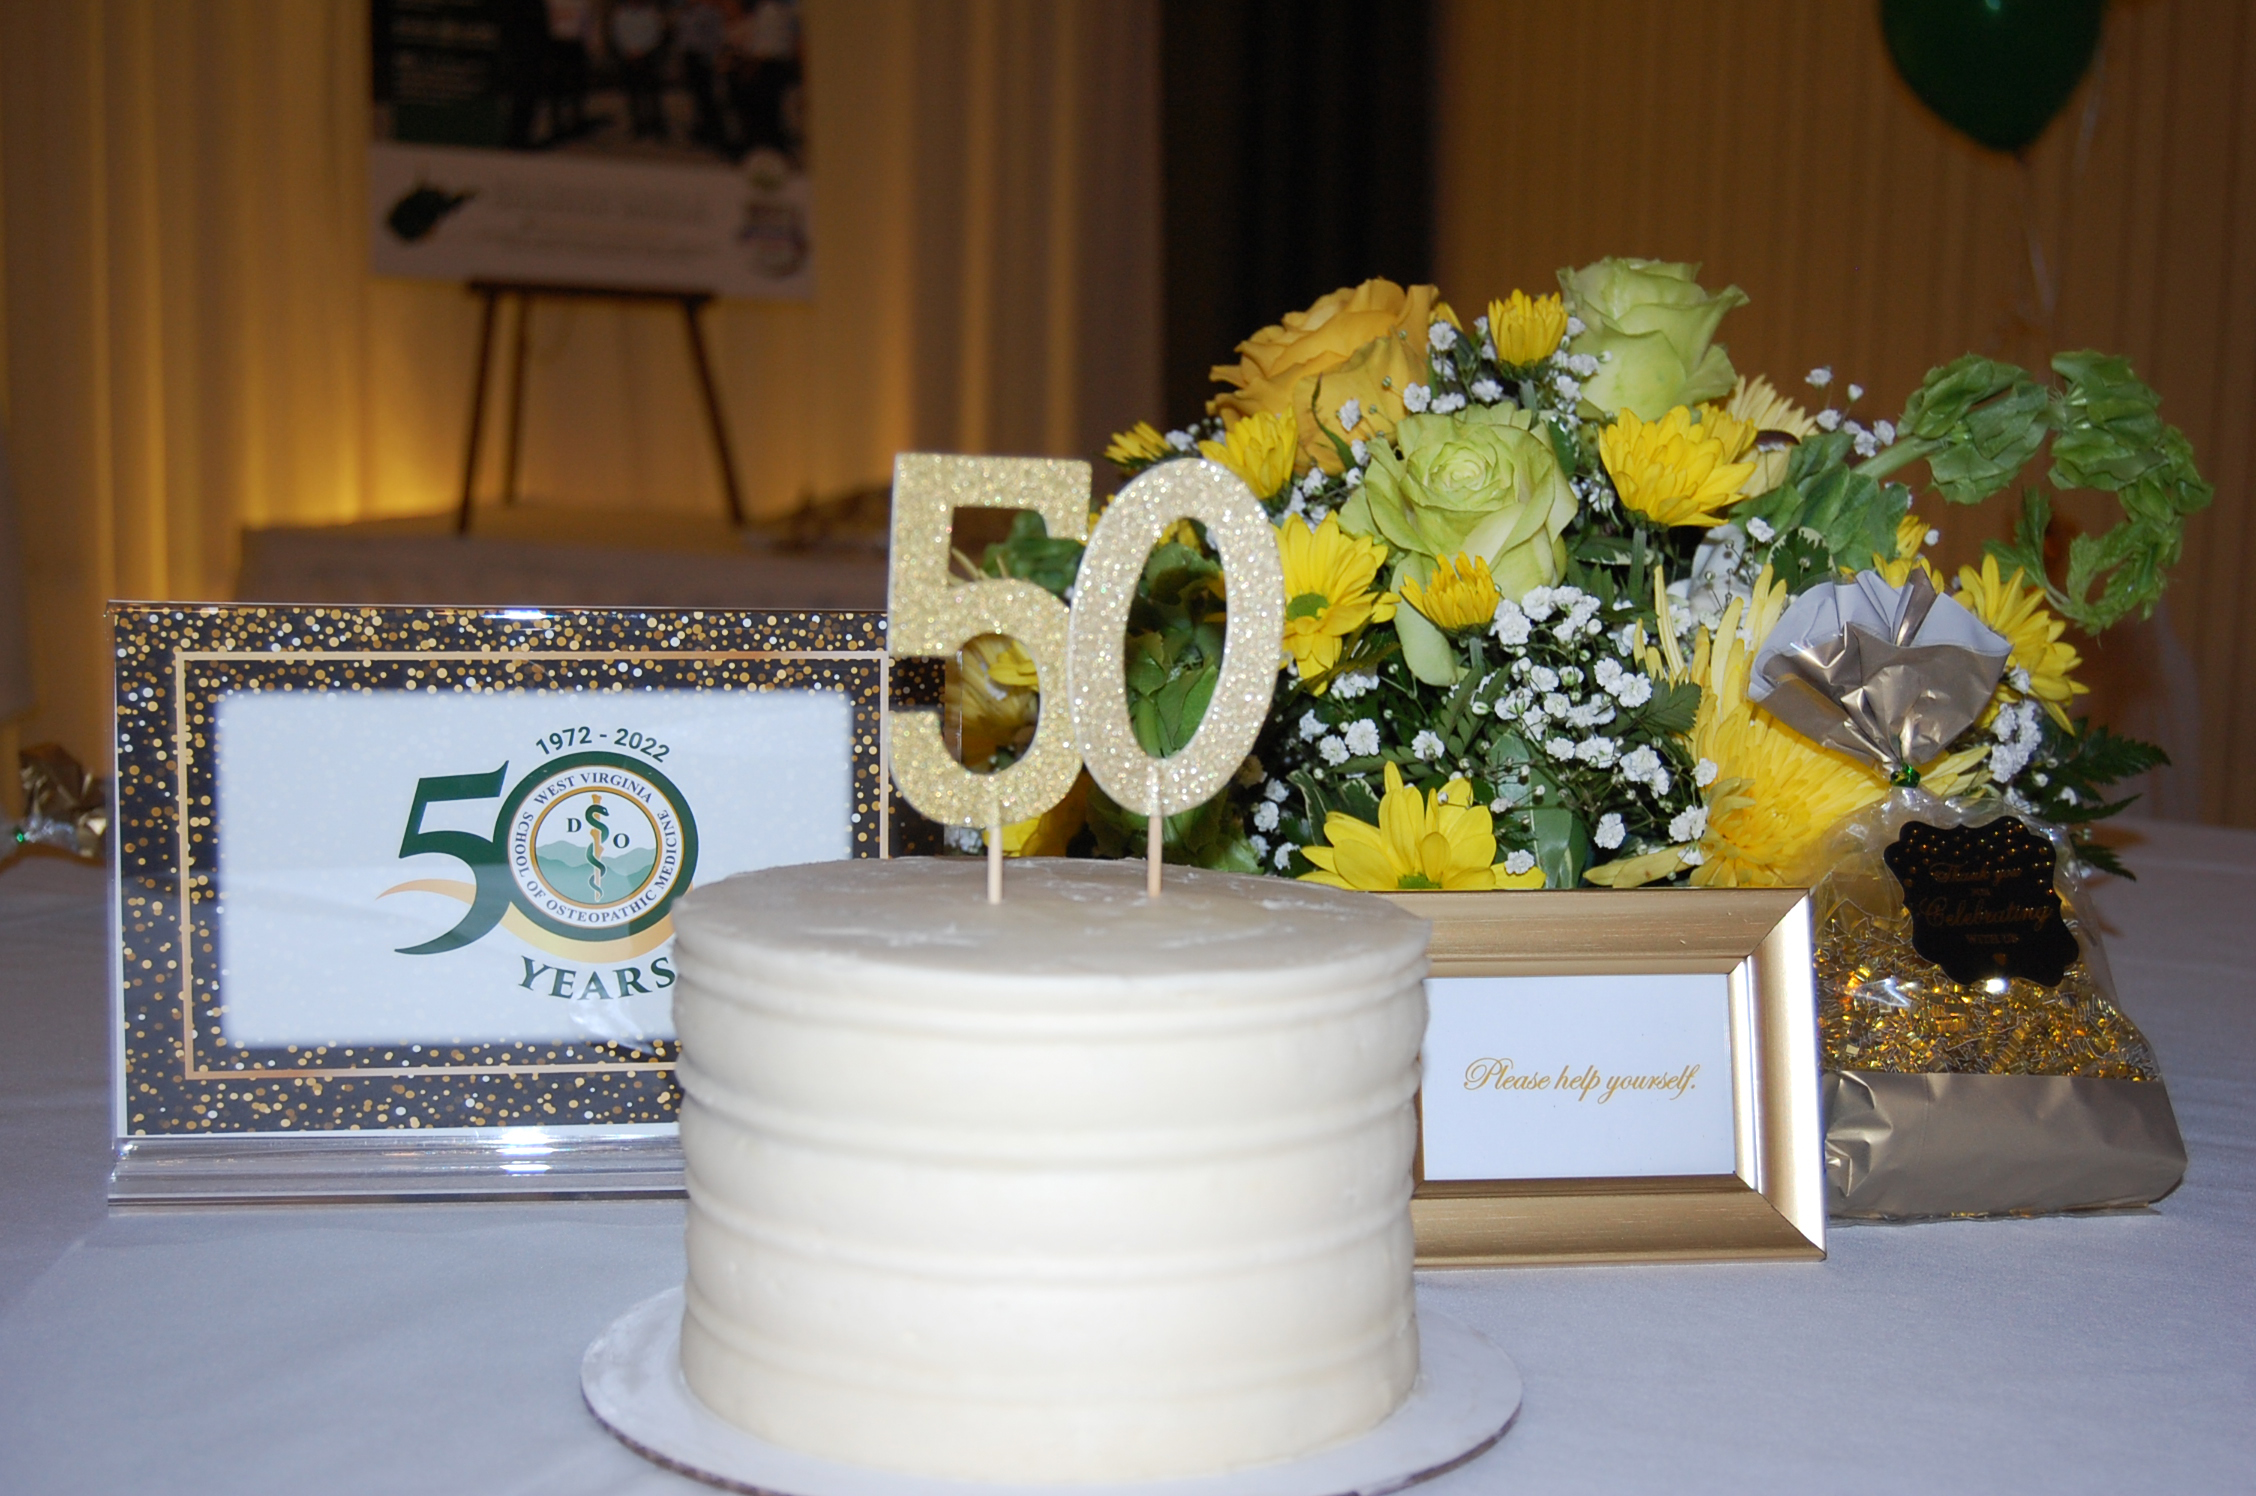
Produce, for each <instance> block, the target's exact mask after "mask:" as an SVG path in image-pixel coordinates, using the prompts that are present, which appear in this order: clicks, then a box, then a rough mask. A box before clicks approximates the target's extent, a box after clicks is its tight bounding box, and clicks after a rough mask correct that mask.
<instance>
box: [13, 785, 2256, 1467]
mask: <svg viewBox="0 0 2256 1496" xmlns="http://www.w3.org/2000/svg"><path fill="white" fill-rule="evenodd" d="M2144 830H2145V834H2146V835H2147V836H2148V838H2149V840H2148V841H2147V843H2146V844H2145V845H2144V846H2142V847H2137V848H2134V849H2133V850H2132V852H2131V858H2132V863H2133V866H2134V867H2135V868H2136V869H2137V870H2138V871H2139V873H2140V874H2141V881H2140V882H2138V883H2135V884H2126V883H2120V882H2115V883H2111V884H2110V885H2109V886H2108V887H2107V888H2106V890H2105V892H2104V894H2103V895H2102V903H2101V908H2102V910H2103V913H2104V915H2105V917H2106V919H2107V921H2108V924H2109V926H2110V941H2111V944H2110V954H2111V956H2112V957H2113V959H2114V963H2115V970H2116V972H2117V974H2118V978H2119V980H2120V982H2121V984H2122V987H2123V997H2124V1002H2125V1005H2126V1006H2127V1008H2128V1009H2129V1011H2130V1013H2131V1015H2132V1016H2133V1017H2134V1018H2135V1019H2136V1020H2137V1021H2138V1022H2139V1023H2140V1024H2142V1025H2143V1026H2144V1027H2145V1029H2146V1031H2147V1033H2148V1035H2149V1036H2150V1037H2151V1038H2152V1039H2153V1041H2154V1043H2155V1046H2156V1048H2157V1050H2158V1051H2159V1052H2160V1054H2161V1058H2162V1062H2163V1067H2164V1070H2165V1072H2166V1073H2167V1075H2168V1077H2169V1081H2170V1088H2171V1094H2172V1096H2173V1098H2174V1099H2175V1101H2176V1104H2177V1108H2178V1116H2179V1119H2180V1122H2181V1123H2182V1125H2183V1127H2184V1131H2185V1136H2186V1141H2187V1146H2188V1148H2189V1149H2190V1150H2191V1153H2192V1165H2191V1168H2190V1170H2189V1171H2188V1173H2187V1176H2186V1182H2185V1184H2184V1186H2183V1187H2182V1188H2181V1189H2179V1190H2178V1192H2177V1193H2176V1194H2174V1195H2172V1196H2171V1197H2170V1198H2169V1199H2167V1200H2165V1201H2163V1202H2162V1204H2161V1205H2160V1207H2159V1208H2157V1209H2155V1210H2153V1211H2150V1212H2143V1213H2137V1214H2126V1215H2113V1216H2102V1217H2097V1218H2087V1219H2053V1220H2032V1221H2009V1222H1985V1223H1950V1224H1940V1225H1926V1226H1907V1227H1862V1228H1851V1229H1838V1228H1837V1229H1836V1230H1835V1231H1834V1232H1833V1233H1832V1235H1831V1238H1830V1246H1831V1257H1830V1258H1829V1260H1827V1261H1826V1262H1823V1263H1820V1264H1811V1265H1806V1266H1805V1265H1794V1266H1757V1265H1743V1266H1740V1265H1734V1266H1702V1267H1559V1268H1536V1269H1519V1270H1509V1271H1487V1272H1462V1273H1450V1274H1439V1275H1434V1276H1433V1277H1432V1278H1431V1279H1430V1280H1429V1281H1431V1282H1433V1283H1435V1284H1437V1285H1438V1288H1439V1292H1440V1296H1441V1299H1442V1301H1443V1302H1444V1303H1445V1304H1446V1305H1447V1307H1448V1308H1449V1310H1450V1311H1451V1312H1453V1313H1455V1314H1457V1315H1458V1316H1459V1317H1461V1318H1463V1319H1464V1320H1466V1321H1468V1322H1470V1323H1471V1324H1473V1325H1474V1326H1476V1327H1478V1328H1479V1329H1481V1330H1483V1331H1485V1332H1486V1333H1487V1334H1488V1335H1489V1336H1491V1337H1492V1338H1493V1339H1494V1340H1496V1341H1497V1342H1498V1343H1499V1344H1500V1345H1502V1346H1503V1347H1504V1348H1505V1349H1506V1350H1508V1351H1509V1352H1510V1353H1511V1354H1512V1356H1513V1357H1514V1358H1515V1359H1516V1360H1517V1361H1518V1362H1519V1365H1520V1369H1521V1371H1522V1373H1523V1375H1524V1376H1525V1378H1526V1384H1527V1394H1526V1403H1525V1405H1524V1409H1523V1411H1522V1413H1521V1416H1520V1421H1519V1423H1518V1424H1517V1425H1516V1426H1515V1427H1514V1429H1513V1430H1512V1432H1511V1433H1510V1434H1508V1435H1507V1436H1506V1437H1505V1439H1504V1441H1503V1442H1502V1443H1501V1444H1499V1445H1498V1446H1497V1447H1496V1448H1495V1449H1493V1450H1491V1451H1490V1452H1489V1453H1488V1454H1486V1455H1484V1456H1482V1457H1481V1458H1480V1459H1479V1460H1477V1461H1475V1462H1473V1463H1472V1464H1470V1465H1468V1466H1466V1467H1464V1468H1463V1469H1460V1470H1458V1471H1455V1472H1453V1473H1451V1474H1450V1475H1447V1476H1444V1477H1442V1478H1441V1479H1439V1480H1437V1481H1435V1482H1434V1483H1433V1484H1431V1485H1429V1486H1427V1487H1423V1488H1421V1489H1422V1491H1424V1492H1428V1493H1431V1496H1470V1493H1474V1492H1482V1493H1489V1492H1506V1491H1511V1492H1522V1491H1539V1490H1540V1491H1629V1490H1640V1491H1642V1490H1654V1491H1669V1492H1702V1491H1713V1492H1724V1493H1731V1496H1746V1493H1750V1492H1767V1491H1792V1492H1796V1493H1812V1492H1826V1493H1833V1492H1862V1491H1870V1492H1886V1493H1889V1496H1902V1493H1907V1492H1925V1491H1976V1490H1983V1491H2032V1492H2038V1491H2041V1492H2046V1493H2054V1496H2057V1493H2068V1492H2085V1491H2090V1492H2101V1491H2105V1492H2122V1491H2167V1492H2171V1493H2174V1496H2175V1493H2189V1492H2210V1491H2215V1492H2246V1491H2250V1490H2256V1430H2252V1425H2256V1416H2252V1415H2256V834H2252V833H2243V832H2230V831H2216V830H2207V829H2201V828H2195V827H2184V826H2150V827H2147V828H2144ZM102 921H103V896H102V881H101V878H100V876H99V875H98V874H97V873H95V872H94V871H92V870H90V869H87V868H84V867H79V866H75V865H70V864H67V863H61V862H57V861H52V860H48V859H44V858H42V859H37V860H24V861H19V862H18V863H17V864H16V865H15V866H14V867H12V868H10V869H9V870H7V871H5V872H0V939H4V940H5V941H6V945H7V951H6V964H5V966H4V967H0V970H4V971H5V972H6V977H5V986H4V988H0V991H4V996H0V1012H4V1013H5V1014H6V1015H7V1017H8V1021H9V1030H10V1032H11V1033H12V1035H13V1036H14V1037H13V1039H12V1040H11V1041H10V1042H8V1043H7V1044H6V1045H5V1046H0V1145H4V1150H5V1152H4V1159H5V1162H4V1163H0V1305H4V1306H5V1317H4V1318H0V1491H5V1492H8V1493H33V1492H41V1493H44V1492H62V1491H87V1492H103V1493H120V1492H160V1491H163V1492H171V1491H180V1492H231V1493H232V1492H286V1491H294V1490H304V1491H319V1492H323V1493H335V1496H343V1493H349V1492H413V1491H437V1490H446V1491H463V1492H526V1493H532V1492H539V1493H543V1496H567V1493H578V1492H637V1493H643V1492H648V1493H656V1492H689V1491H695V1490H700V1489H704V1488H702V1487H699V1486H696V1485H695V1484H694V1483H692V1482H689V1481H687V1480H685V1479H683V1478H681V1477H678V1476H674V1475H670V1474H667V1473H666V1472H664V1471H662V1470H659V1469H657V1468H655V1467H653V1466H651V1465H648V1464H645V1463H644V1462H643V1461H642V1460H641V1459H640V1458H638V1457H637V1456H635V1455H634V1454H632V1453H630V1452H629V1451H628V1450H627V1449H626V1448H624V1447H623V1446H621V1445H620V1444H618V1443H616V1442H615V1441H613V1440H612V1439H611V1438H610V1436H609V1435H607V1434H606V1433H605V1432H604V1431H603V1430H602V1428H601V1427H600V1426H599V1425H597V1424H596V1422H595V1421H594V1420H593V1419H592V1418H591V1417H590V1416H589V1415H588V1414H587V1412H586V1411H585V1410H584V1409H583V1407H582V1406H581V1403H580V1397H579V1387H578V1373H579V1363H580V1354H581V1352H582V1351H583V1350H584V1349H585V1348H586V1346H587V1344H588V1342H589V1340H591V1339H592V1338H593V1337H594V1336H595V1335H596V1333H597V1332H598V1331H600V1330H601V1329H602V1328H603V1327H604V1326H605V1325H606V1324H607V1323H609V1322H610V1321H611V1320H612V1319H613V1318H614V1317H615V1316H617V1315H618V1314H619V1313H621V1312H622V1311H624V1310H625V1309H626V1308H628V1307H629V1306H630V1305H632V1304H634V1303H636V1302H637V1301H639V1300H640V1299H642V1298H644V1297H645V1296H647V1295H649V1294H652V1293H655V1292H657V1291H658V1290H660V1289H662V1288H665V1287H667V1286H668V1285H670V1284H673V1283H675V1282H677V1281H679V1279H680V1278H681V1275H682V1254H681V1224H682V1210H681V1206H680V1205H679V1204H678V1203H672V1202H659V1203H649V1202H644V1203H621V1204H595V1203H587V1204H513V1205H421V1206H405V1207H309V1208H297V1209H285V1208H248V1209H180V1208H156V1209H144V1210H141V1211H138V1212H130V1213H129V1212H121V1211H106V1210H105V1208H104V1205H103V1201H102V1187H103V1179H104V1173H105V1169H106V1167H107V1154H108V1124H107V1115H108V1112H107V1097H108V1086H107V1080H106V1066H107V1060H106V1058H105V1055H106V1045H105V1037H104V1036H105V1032H106V1014H105V1005H106V996H105V989H104V979H103V973H102V958H103V951H104V944H105V936H104V932H103V924H102Z"/></svg>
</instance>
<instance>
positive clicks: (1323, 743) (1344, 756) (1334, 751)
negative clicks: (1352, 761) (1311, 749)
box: [1316, 733, 1353, 765]
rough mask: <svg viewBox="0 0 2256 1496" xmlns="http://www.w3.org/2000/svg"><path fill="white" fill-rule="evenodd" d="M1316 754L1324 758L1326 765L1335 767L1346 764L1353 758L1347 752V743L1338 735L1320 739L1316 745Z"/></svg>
mask: <svg viewBox="0 0 2256 1496" xmlns="http://www.w3.org/2000/svg"><path fill="white" fill-rule="evenodd" d="M1316 752H1317V753H1318V754H1319V755H1321V756H1322V758H1323V760H1324V762H1325V763H1328V764H1334V765H1337V764H1344V763H1346V762H1347V761H1348V759H1349V758H1350V757H1352V756H1353V755H1351V754H1350V753H1349V752H1348V751H1347V743H1346V741H1345V740H1344V739H1343V738H1341V737H1340V736H1339V734H1337V733H1334V734H1332V735H1331V736H1329V737H1326V738H1321V739H1319V740H1318V741H1317V744H1316Z"/></svg>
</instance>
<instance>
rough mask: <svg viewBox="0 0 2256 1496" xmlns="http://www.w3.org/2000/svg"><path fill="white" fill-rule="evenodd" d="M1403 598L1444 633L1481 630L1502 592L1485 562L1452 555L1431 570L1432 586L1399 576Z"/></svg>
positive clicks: (1491, 618)
mask: <svg viewBox="0 0 2256 1496" xmlns="http://www.w3.org/2000/svg"><path fill="white" fill-rule="evenodd" d="M1398 580H1399V581H1400V582H1401V584H1402V600H1403V601H1404V602H1406V603H1408V604H1409V605H1410V606H1411V607H1413V608H1416V609H1417V610H1418V611H1419V612H1420V613H1423V614H1424V615H1425V616H1426V620H1427V621H1428V622H1429V623H1431V624H1432V625H1433V626H1434V627H1435V628H1437V629H1440V630H1441V631H1442V632H1443V633H1446V634H1454V633H1458V632H1460V631H1462V630H1465V629H1484V628H1487V627H1488V626H1489V624H1491V623H1493V622H1494V621H1495V619H1496V604H1497V602H1498V601H1499V600H1500V599H1501V597H1502V594H1501V593H1499V592H1498V591H1497V590H1496V579H1495V578H1494V577H1492V576H1490V575H1489V571H1488V563H1487V562H1486V561H1484V560H1482V559H1481V558H1480V557H1478V556H1463V555H1459V556H1452V557H1450V558H1449V559H1448V560H1446V561H1444V562H1442V563H1441V565H1440V566H1439V567H1437V568H1436V569H1435V571H1434V579H1433V585H1432V586H1430V587H1420V586H1419V585H1418V579H1417V578H1416V577H1411V576H1405V577H1401V578H1398Z"/></svg>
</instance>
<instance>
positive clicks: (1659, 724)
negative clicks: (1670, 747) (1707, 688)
mask: <svg viewBox="0 0 2256 1496" xmlns="http://www.w3.org/2000/svg"><path fill="white" fill-rule="evenodd" d="M1699 715H1700V688H1699V687H1698V686H1697V685H1695V684H1693V683H1692V682H1691V681H1688V680H1686V681H1678V682H1677V683H1676V684H1675V685H1673V686H1665V685H1661V684H1660V683H1658V682H1655V683H1654V687H1653V699H1652V700H1651V701H1648V702H1646V703H1645V705H1643V706H1641V707H1639V708H1638V709H1637V711H1636V713H1635V716H1636V720H1637V721H1638V723H1639V724H1640V725H1641V726H1642V727H1644V728H1647V729H1650V730H1651V731H1653V732H1658V733H1667V734H1669V735H1670V736H1672V737H1681V736H1682V735H1684V734H1685V733H1688V732H1690V731H1691V730H1692V723H1693V720H1694V719H1695V718H1697V717H1698V716H1699Z"/></svg>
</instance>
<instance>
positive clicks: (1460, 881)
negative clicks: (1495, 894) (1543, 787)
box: [1301, 763, 1496, 893]
mask: <svg viewBox="0 0 2256 1496" xmlns="http://www.w3.org/2000/svg"><path fill="white" fill-rule="evenodd" d="M1324 839H1325V840H1326V841H1328V842H1330V843H1331V845H1330V846H1328V847H1303V848H1302V849H1301V855H1302V856H1304V857H1306V858H1307V859H1308V860H1309V861H1310V862H1313V863H1314V864H1316V869H1317V870H1316V871H1315V872H1313V873H1302V874H1301V877H1302V878H1304V879H1306V880H1307V881H1308V882H1311V883H1328V884H1330V885H1331V886H1332V887H1334V888H1360V889H1365V890H1370V891H1383V892H1387V893H1393V892H1396V891H1398V890H1402V889H1431V888H1446V889H1489V888H1494V887H1496V868H1495V866H1494V864H1495V862H1496V833H1495V830H1494V826H1493V823H1492V822H1491V821H1490V819H1489V814H1488V807H1487V806H1485V805H1481V804H1477V803H1475V801H1474V800H1473V787H1472V786H1471V785H1470V784H1468V783H1467V782H1466V781H1464V780H1462V779H1452V780H1450V781H1449V783H1447V784H1445V785H1443V786H1442V787H1441V788H1440V789H1438V790H1436V791H1434V792H1433V793H1432V794H1430V795H1421V794H1419V793H1418V791H1417V790H1416V789H1415V788H1414V787H1412V786H1410V785H1406V784H1404V783H1403V782H1402V774H1401V771H1400V770H1398V769H1396V768H1395V766H1394V765H1393V764H1391V763H1390V764H1388V765H1387V766H1386V793H1385V794H1384V795H1383V796H1381V797H1380V798H1379V823H1378V825H1376V826H1373V825H1371V824H1370V823H1369V822H1368V821H1359V820H1357V819H1356V818H1355V817H1353V816H1351V815H1349V814H1347V813H1346V812H1345V811H1339V810H1335V811H1333V812H1332V813H1331V814H1330V815H1329V816H1327V817H1325V818H1324Z"/></svg>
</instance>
